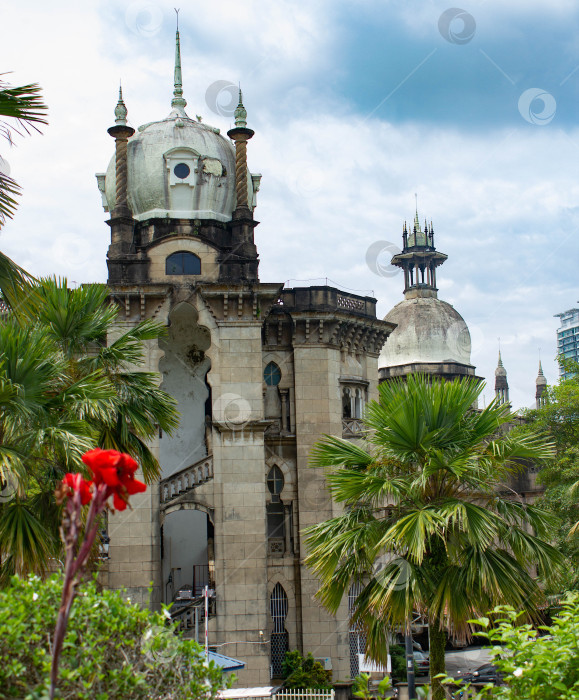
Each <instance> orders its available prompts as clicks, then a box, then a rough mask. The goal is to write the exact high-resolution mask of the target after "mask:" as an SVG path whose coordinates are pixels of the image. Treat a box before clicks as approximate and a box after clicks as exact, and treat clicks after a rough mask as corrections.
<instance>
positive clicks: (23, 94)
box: [0, 73, 48, 143]
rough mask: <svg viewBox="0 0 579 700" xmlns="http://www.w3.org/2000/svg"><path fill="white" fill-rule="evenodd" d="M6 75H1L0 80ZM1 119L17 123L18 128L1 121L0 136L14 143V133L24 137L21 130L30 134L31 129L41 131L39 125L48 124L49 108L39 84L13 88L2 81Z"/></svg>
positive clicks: (0, 84) (0, 91)
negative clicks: (6, 118) (4, 118)
mask: <svg viewBox="0 0 579 700" xmlns="http://www.w3.org/2000/svg"><path fill="white" fill-rule="evenodd" d="M2 75H7V74H6V73H0V78H1V77H2ZM0 117H8V118H9V119H13V120H15V121H16V124H17V126H14V125H13V124H10V123H8V122H6V121H2V120H0V135H2V136H4V137H5V138H6V139H8V141H9V142H10V143H12V132H13V131H14V132H15V133H17V134H19V135H20V136H22V135H23V134H22V131H19V128H21V129H22V130H23V131H24V132H25V133H26V134H29V133H30V131H29V128H33V129H34V130H35V131H40V129H39V128H38V126H37V124H47V123H48V122H47V119H46V117H47V107H46V105H45V104H44V102H43V100H42V95H41V88H40V86H39V85H38V84H37V83H31V84H29V85H20V86H12V85H10V84H9V83H7V82H6V81H5V80H1V79H0Z"/></svg>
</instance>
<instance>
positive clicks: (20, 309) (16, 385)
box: [0, 279, 178, 576]
mask: <svg viewBox="0 0 579 700" xmlns="http://www.w3.org/2000/svg"><path fill="white" fill-rule="evenodd" d="M32 288H33V291H34V295H33V296H26V297H24V298H22V299H21V300H20V302H19V303H18V304H17V306H16V307H15V308H14V309H13V310H12V311H10V313H8V314H6V315H5V317H4V320H3V321H2V322H0V477H1V478H2V480H3V481H2V483H3V484H4V485H6V486H8V484H10V488H9V489H8V490H9V491H11V492H10V493H8V495H6V492H5V493H4V494H3V495H4V496H5V497H4V498H3V499H2V504H1V505H0V555H1V556H2V573H3V574H4V576H7V575H9V574H10V573H11V572H12V571H18V572H25V571H28V570H37V571H42V570H43V569H45V567H46V565H47V561H48V559H49V558H50V557H54V556H56V554H57V553H58V550H59V548H60V541H59V537H58V524H59V521H60V516H59V511H58V509H57V508H56V507H55V505H54V499H53V493H54V489H55V487H56V485H57V483H58V482H59V481H60V480H61V479H62V477H63V476H64V474H65V473H66V472H68V471H84V470H85V467H84V464H83V463H82V460H81V455H82V454H83V453H84V452H86V451H87V450H89V449H92V448H93V447H97V446H98V447H103V448H115V449H117V450H119V451H122V452H128V453H129V454H131V455H132V456H134V457H135V458H136V459H137V460H138V461H139V463H140V464H141V466H142V468H143V474H144V477H145V480H146V481H148V482H151V481H153V480H155V479H156V478H158V476H159V473H160V466H159V464H158V462H157V459H156V458H155V456H154V455H153V453H152V452H151V450H150V449H149V447H148V444H147V441H149V440H150V439H151V438H152V437H153V436H154V435H155V433H156V432H157V431H158V430H159V429H161V430H163V431H165V432H167V433H169V434H170V433H171V432H172V430H173V429H174V428H175V427H176V426H177V424H178V416H177V412H176V408H175V401H174V400H173V399H172V398H171V397H170V396H169V395H168V394H166V393H165V392H163V391H161V390H160V389H159V388H158V375H156V374H155V373H151V372H143V371H141V368H142V365H143V363H144V345H145V343H146V342H147V341H150V340H157V339H158V338H159V337H161V336H162V335H163V333H164V328H163V326H162V325H161V324H159V323H156V322H153V321H143V322H142V323H140V324H137V325H136V326H134V327H132V328H130V329H128V330H126V331H124V332H122V331H121V330H120V329H119V328H117V326H116V317H117V311H116V308H115V307H114V306H112V305H110V304H109V303H108V302H107V298H108V294H109V291H108V289H107V287H106V286H105V285H87V286H85V287H81V288H79V289H68V286H67V283H66V280H56V279H45V280H40V281H39V282H38V283H37V284H35V285H32ZM113 334H114V338H113V337H112V336H113ZM107 337H111V342H109V343H108V344H107V342H106V339H107Z"/></svg>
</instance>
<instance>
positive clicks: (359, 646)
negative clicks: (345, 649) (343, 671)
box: [348, 581, 366, 678]
mask: <svg viewBox="0 0 579 700" xmlns="http://www.w3.org/2000/svg"><path fill="white" fill-rule="evenodd" d="M362 588H363V586H362V583H361V582H360V581H356V582H355V583H353V584H352V585H351V586H350V590H349V591H348V614H349V615H350V617H352V614H353V612H354V604H355V603H356V598H357V597H358V596H359V595H360V593H361V592H362ZM349 638H350V640H349V641H350V677H351V678H355V677H356V676H357V675H358V674H359V673H360V668H359V665H358V654H364V653H365V651H366V635H365V634H364V632H363V631H362V629H361V627H360V626H359V624H357V623H354V624H350V632H349Z"/></svg>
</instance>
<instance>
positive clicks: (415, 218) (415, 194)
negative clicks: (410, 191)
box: [414, 192, 420, 231]
mask: <svg viewBox="0 0 579 700" xmlns="http://www.w3.org/2000/svg"><path fill="white" fill-rule="evenodd" d="M414 199H415V201H416V213H415V215H414V225H415V226H416V230H417V231H420V221H418V193H417V192H415V193H414Z"/></svg>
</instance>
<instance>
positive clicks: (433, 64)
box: [0, 0, 579, 407]
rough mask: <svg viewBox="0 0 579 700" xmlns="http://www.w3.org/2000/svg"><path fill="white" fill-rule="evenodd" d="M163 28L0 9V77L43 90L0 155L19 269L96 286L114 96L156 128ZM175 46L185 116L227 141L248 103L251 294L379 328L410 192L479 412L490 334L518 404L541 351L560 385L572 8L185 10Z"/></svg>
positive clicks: (575, 56) (150, 7) (395, 287)
mask: <svg viewBox="0 0 579 700" xmlns="http://www.w3.org/2000/svg"><path fill="white" fill-rule="evenodd" d="M174 29H175V13H174V11H173V4H169V3H166V2H164V1H163V0H159V1H157V0H153V1H152V2H149V1H147V0H137V1H136V2H119V1H117V0H115V1H111V2H106V1H104V0H103V1H101V2H97V1H94V0H93V1H89V2H85V3H77V2H72V0H67V1H63V0H53V1H52V2H51V3H45V2H41V1H40V0H29V1H28V2H27V3H14V2H10V3H9V4H8V3H7V2H5V0H0V58H1V61H0V72H5V71H12V74H11V75H10V76H9V79H10V80H11V82H13V83H14V84H24V83H27V82H38V83H40V85H41V86H42V87H43V90H44V95H45V99H46V102H47V104H48V105H49V108H50V117H49V119H50V125H49V126H48V127H47V128H46V129H45V130H44V134H43V135H42V136H40V135H36V134H35V135H33V136H31V137H27V138H26V139H17V140H16V145H15V146H14V147H12V148H8V147H7V145H6V144H0V154H1V155H2V157H3V158H4V159H5V161H6V163H7V165H6V164H5V165H4V167H5V168H9V169H10V172H11V174H12V176H13V177H15V178H16V179H17V180H18V181H19V182H20V183H21V184H22V185H23V188H24V196H23V197H22V201H21V206H20V209H19V211H18V214H17V216H16V218H15V219H14V220H13V221H11V222H9V223H8V224H7V225H6V226H5V227H4V228H3V229H2V231H1V234H0V246H1V249H2V250H3V251H4V252H5V253H7V254H8V255H10V256H11V257H13V258H14V260H16V261H17V262H18V263H19V264H21V265H22V266H24V267H25V268H27V269H28V270H30V271H31V272H32V273H34V274H37V275H42V274H58V275H63V276H66V277H68V279H69V280H70V281H74V282H76V283H81V282H90V281H104V280H105V279H106V265H105V255H106V249H107V245H108V237H109V229H108V227H107V226H106V224H105V223H104V221H105V219H106V218H107V217H106V214H105V213H104V212H103V210H102V207H101V204H100V195H99V193H98V190H97V186H96V180H95V178H94V173H96V172H101V171H104V170H105V169H106V165H107V163H108V160H109V158H110V156H111V155H112V152H113V141H112V139H111V138H110V137H109V136H108V134H107V132H106V130H107V128H108V127H109V126H111V125H112V124H113V120H114V117H113V110H114V106H115V103H116V96H117V89H118V82H119V79H122V82H123V92H124V96H125V102H126V104H127V107H128V110H129V122H130V123H131V125H132V126H134V127H137V126H139V125H140V124H143V123H146V122H149V121H153V120H156V119H162V118H164V117H165V116H166V115H167V114H168V113H169V111H170V100H171V92H172V64H173V52H174ZM180 30H181V44H182V52H183V79H184V90H185V97H186V98H187V100H188V103H189V106H188V108H187V109H188V113H189V115H190V116H194V115H196V114H199V115H202V117H203V119H204V121H205V122H208V123H210V124H212V125H214V126H217V127H220V128H221V129H222V130H223V131H226V130H227V129H228V128H229V127H230V125H231V122H232V118H231V113H232V108H231V86H232V85H236V84H237V83H238V82H241V85H242V87H243V89H244V95H245V104H246V107H247V110H248V113H249V119H248V121H249V126H251V127H252V128H253V129H254V130H255V132H256V134H255V137H254V138H253V140H252V141H251V143H250V145H249V161H250V168H251V170H252V171H253V172H261V173H262V174H263V180H262V187H261V191H260V193H259V198H258V209H257V211H256V217H257V218H258V219H259V220H260V221H261V224H260V226H259V227H258V229H257V231H256V238H257V244H258V249H259V251H260V256H261V265H260V277H261V279H262V280H263V281H280V282H281V281H287V282H288V284H290V285H292V284H297V283H296V282H295V280H312V282H311V283H314V284H315V283H318V284H319V283H320V282H321V280H322V279H323V278H328V279H329V280H331V283H332V284H336V285H339V286H341V287H344V288H348V289H351V290H355V291H359V292H361V293H368V294H370V293H371V294H373V295H374V296H376V297H377V299H378V302H379V304H378V310H379V314H380V315H384V314H386V313H387V312H388V310H389V309H390V308H391V307H392V306H394V305H395V304H396V303H398V302H399V301H400V300H401V299H402V287H403V279H402V276H401V273H398V274H394V273H393V271H392V269H391V268H388V265H387V262H388V259H389V255H390V254H391V252H392V251H393V250H395V247H396V246H399V245H400V244H401V232H402V224H403V222H404V220H405V219H407V220H408V219H411V218H412V217H413V215H414V201H415V197H414V195H415V193H417V194H418V210H419V215H420V216H421V218H422V219H424V218H427V219H428V220H429V221H430V220H432V221H433V223H434V229H435V236H436V237H435V243H436V246H437V248H438V249H439V250H441V251H442V252H444V253H447V254H448V256H449V259H448V261H447V262H446V263H445V265H444V266H443V267H442V268H441V269H440V270H439V275H438V280H439V286H440V291H439V295H440V297H441V298H443V299H445V300H447V301H449V302H450V303H451V304H453V305H454V306H455V308H456V309H457V310H458V311H459V312H460V313H461V314H462V315H463V316H464V318H465V320H466V321H467V323H468V324H469V327H470V330H471V335H472V341H473V352H472V361H473V364H475V365H476V366H477V371H478V374H482V375H483V376H486V377H487V379H488V380H489V384H490V385H491V387H489V388H487V389H486V392H485V394H486V397H487V400H488V399H490V398H491V396H492V393H493V392H492V385H493V383H494V369H495V367H496V359H497V350H498V342H499V341H498V338H499V337H500V343H501V348H502V355H503V361H504V364H505V367H506V368H507V370H508V377H509V384H510V387H511V397H512V399H513V403H514V406H515V407H522V406H528V405H530V404H532V403H533V401H534V380H535V377H536V374H537V366H538V358H539V348H540V352H541V357H542V360H543V367H544V370H545V373H546V375H547V378H548V380H549V382H554V381H555V380H556V377H557V370H556V365H555V362H554V356H555V330H556V328H557V326H558V319H556V318H554V317H553V314H555V313H558V312H560V311H564V310H566V309H569V308H573V307H574V306H577V305H578V301H579V290H578V289H577V283H576V280H577V262H578V254H579V235H578V223H579V207H578V201H579V172H578V169H579V168H578V165H577V163H578V162H579V158H578V156H579V126H578V123H577V115H578V106H579V101H578V94H579V45H578V43H577V40H576V37H577V35H578V34H579V6H578V5H577V3H576V2H574V0H524V1H523V0H509V2H504V0H500V1H499V0H486V1H481V2H478V1H469V2H468V3H467V4H463V5H462V6H461V8H452V7H449V3H448V2H447V0H441V1H439V0H430V1H425V0H406V1H403V0H392V1H390V0H349V1H344V0H309V2H307V3H305V2H298V1H297V0H273V1H272V0H269V1H267V0H245V2H243V3H242V2H234V1H233V0H215V1H214V2H211V3H192V2H190V1H189V2H183V3H182V4H181V13H180ZM377 251H382V252H377Z"/></svg>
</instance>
